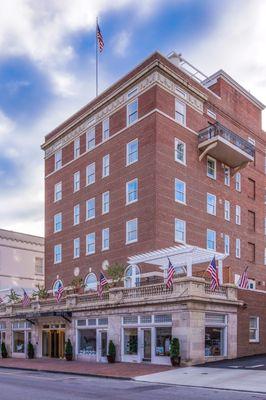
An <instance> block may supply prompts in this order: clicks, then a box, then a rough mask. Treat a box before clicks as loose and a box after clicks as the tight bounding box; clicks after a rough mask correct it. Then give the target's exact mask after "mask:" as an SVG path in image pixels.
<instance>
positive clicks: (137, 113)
mask: <svg viewBox="0 0 266 400" xmlns="http://www.w3.org/2000/svg"><path fill="white" fill-rule="evenodd" d="M134 103H136V104H137V106H136V108H137V111H135V112H133V113H131V114H130V113H129V108H130V106H131V105H132V104H134ZM138 103H139V102H138V98H136V99H134V100H132V101H131V102H130V103H128V104H127V126H130V125H132V124H134V123H135V122H137V121H138V119H139V104H138ZM134 114H136V119H134V121H130V118H131V116H132V115H134Z"/></svg>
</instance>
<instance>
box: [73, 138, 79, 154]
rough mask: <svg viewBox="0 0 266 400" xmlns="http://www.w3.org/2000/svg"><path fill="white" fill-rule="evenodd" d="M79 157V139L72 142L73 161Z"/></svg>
mask: <svg viewBox="0 0 266 400" xmlns="http://www.w3.org/2000/svg"><path fill="white" fill-rule="evenodd" d="M79 156H80V138H79V137H78V138H76V139H75V140H74V159H76V158H78V157H79Z"/></svg>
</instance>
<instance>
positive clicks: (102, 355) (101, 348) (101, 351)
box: [98, 331, 107, 362]
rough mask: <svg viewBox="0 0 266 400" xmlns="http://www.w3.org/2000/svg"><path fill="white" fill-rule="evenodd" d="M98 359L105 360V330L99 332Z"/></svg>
mask: <svg viewBox="0 0 266 400" xmlns="http://www.w3.org/2000/svg"><path fill="white" fill-rule="evenodd" d="M98 337H99V359H100V361H102V362H106V360H107V358H106V357H107V331H100V332H99V336H98Z"/></svg>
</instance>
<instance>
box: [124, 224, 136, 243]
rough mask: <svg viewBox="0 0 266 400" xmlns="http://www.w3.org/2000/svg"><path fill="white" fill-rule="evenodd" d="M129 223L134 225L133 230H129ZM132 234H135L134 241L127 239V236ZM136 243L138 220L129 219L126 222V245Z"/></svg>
mask: <svg viewBox="0 0 266 400" xmlns="http://www.w3.org/2000/svg"><path fill="white" fill-rule="evenodd" d="M131 223H134V224H135V229H132V230H129V225H130V224H131ZM132 232H136V237H135V238H134V239H130V238H129V235H130V234H131V233H132ZM137 241H138V218H133V219H130V220H129V221H126V244H130V243H136V242H137Z"/></svg>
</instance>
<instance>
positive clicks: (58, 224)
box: [54, 212, 62, 233]
mask: <svg viewBox="0 0 266 400" xmlns="http://www.w3.org/2000/svg"><path fill="white" fill-rule="evenodd" d="M61 230H62V213H61V212H60V213H58V214H55V216H54V233H56V232H60V231H61Z"/></svg>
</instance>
